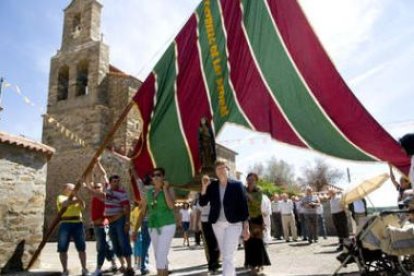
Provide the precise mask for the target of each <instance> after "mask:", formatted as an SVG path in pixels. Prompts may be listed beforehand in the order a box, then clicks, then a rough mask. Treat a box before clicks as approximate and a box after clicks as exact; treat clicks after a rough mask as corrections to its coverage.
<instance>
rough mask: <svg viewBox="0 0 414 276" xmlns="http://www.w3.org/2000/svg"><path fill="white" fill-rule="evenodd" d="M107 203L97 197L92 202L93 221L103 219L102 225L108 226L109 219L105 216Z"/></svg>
mask: <svg viewBox="0 0 414 276" xmlns="http://www.w3.org/2000/svg"><path fill="white" fill-rule="evenodd" d="M104 211H105V202H104V201H102V200H100V199H99V198H97V197H93V198H92V200H91V219H92V221H96V220H99V219H102V225H106V224H107V219H106V218H105V216H104Z"/></svg>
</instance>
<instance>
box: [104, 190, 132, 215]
mask: <svg viewBox="0 0 414 276" xmlns="http://www.w3.org/2000/svg"><path fill="white" fill-rule="evenodd" d="M128 204H129V200H128V194H127V193H126V192H125V191H124V190H123V189H121V188H118V189H116V190H112V189H108V190H106V195H105V216H107V217H110V216H115V215H118V214H122V213H123V212H124V206H127V205H128Z"/></svg>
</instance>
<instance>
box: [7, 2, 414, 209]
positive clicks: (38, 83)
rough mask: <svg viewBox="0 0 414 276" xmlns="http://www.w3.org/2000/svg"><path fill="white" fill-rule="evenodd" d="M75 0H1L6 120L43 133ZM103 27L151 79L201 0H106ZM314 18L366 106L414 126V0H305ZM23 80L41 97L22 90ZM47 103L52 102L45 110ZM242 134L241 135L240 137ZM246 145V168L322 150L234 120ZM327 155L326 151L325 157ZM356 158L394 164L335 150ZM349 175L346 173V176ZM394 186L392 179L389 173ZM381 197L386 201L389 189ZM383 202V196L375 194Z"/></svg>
mask: <svg viewBox="0 0 414 276" xmlns="http://www.w3.org/2000/svg"><path fill="white" fill-rule="evenodd" d="M69 2H70V1H68V0H53V1H50V0H36V1H33V0H18V1H16V0H1V1H0V38H1V39H0V76H2V77H3V78H4V79H5V81H6V82H7V83H9V84H11V86H9V87H6V88H5V87H3V92H2V97H1V106H2V107H3V108H4V111H2V112H1V113H0V130H1V131H6V132H9V133H12V134H18V135H20V134H21V135H25V136H27V137H30V138H33V139H35V140H40V139H41V131H42V120H41V116H40V115H41V114H42V110H41V109H42V108H45V105H46V99H47V89H48V77H49V64H50V58H51V57H52V56H53V55H54V54H55V53H56V51H57V50H58V49H59V47H60V43H61V35H62V26H63V9H64V8H65V7H66V6H67V5H68V4H69ZM100 2H101V3H102V4H103V5H104V8H103V11H102V22H101V31H102V33H103V34H104V41H105V42H106V43H107V44H108V45H109V46H110V60H111V64H113V65H115V66H116V67H118V68H121V69H122V70H124V71H125V72H127V73H129V74H131V75H134V76H136V77H138V78H139V79H145V77H146V76H147V74H148V72H149V71H150V70H151V68H152V66H153V65H154V64H155V62H156V61H157V59H158V57H159V56H160V54H161V53H162V52H163V50H164V49H165V48H166V46H167V44H168V42H169V41H171V39H172V38H173V37H174V35H175V34H176V33H177V32H178V30H179V29H180V27H181V26H182V25H183V24H184V22H185V20H186V18H188V16H189V14H190V13H191V12H192V10H193V9H194V7H195V6H196V5H197V3H198V2H199V1H198V0H139V1H137V0H122V1H116V0H102V1H100ZM300 3H301V5H302V7H303V9H304V11H305V13H306V15H307V16H308V19H309V20H310V22H311V24H312V26H313V28H314V30H315V32H316V33H317V35H318V36H319V38H320V40H321V42H322V44H323V45H324V47H325V49H326V50H327V52H328V54H329V56H330V57H331V59H332V60H333V62H334V64H335V65H336V67H337V69H338V71H339V72H340V73H341V75H342V76H343V78H344V79H345V81H346V82H347V84H348V85H349V86H350V87H351V89H352V90H353V91H354V93H355V95H356V96H357V97H358V99H359V100H360V101H361V102H362V104H363V105H364V106H365V108H366V109H367V110H368V111H369V112H370V113H371V114H372V115H373V116H374V118H376V119H377V120H378V121H379V122H380V123H381V124H382V125H383V126H384V128H385V129H387V130H388V131H389V132H390V133H391V134H392V135H393V136H394V137H396V138H398V137H401V136H402V135H403V134H405V133H407V132H413V131H414V100H412V97H413V95H414V93H413V91H412V90H413V88H414V77H413V74H412V72H414V40H413V39H412V38H413V37H414V17H413V16H412V11H413V10H414V1H411V0H301V1H300ZM16 85H17V86H18V87H19V90H20V91H21V93H22V94H24V95H25V96H27V97H28V98H29V99H30V100H31V103H32V105H34V106H31V105H29V104H28V103H26V102H25V101H24V99H23V97H22V96H21V95H18V94H17V93H16V91H17V90H18V88H16ZM43 112H44V111H43ZM240 139H242V140H240ZM219 141H222V142H223V144H225V145H226V146H228V147H230V148H232V149H234V150H236V151H237V152H239V156H238V160H237V162H238V166H239V169H240V170H242V171H245V170H247V168H248V166H249V165H251V164H252V163H254V162H258V161H263V160H266V159H268V158H270V157H271V156H273V155H274V156H276V157H277V158H280V159H285V160H286V161H288V162H289V163H292V164H293V165H294V166H295V168H296V170H297V171H298V172H299V171H300V168H301V167H303V166H304V165H306V164H307V163H308V162H312V160H313V159H314V158H315V157H321V156H318V155H314V154H309V153H307V152H304V151H303V150H298V149H294V148H292V147H286V146H283V145H280V144H278V143H275V142H273V141H271V140H270V139H269V138H268V137H267V136H263V135H258V134H254V133H251V132H247V131H245V130H241V129H237V128H235V127H228V128H226V129H225V130H224V131H223V133H222V134H221V135H220V137H219ZM323 158H325V157H323ZM327 160H328V161H329V162H330V163H332V164H333V165H334V166H336V167H338V168H340V169H344V168H347V167H350V168H351V174H352V176H353V181H355V182H357V181H359V180H360V179H362V178H364V177H368V176H371V175H372V174H375V173H376V172H382V171H384V168H385V166H377V165H361V164H360V163H358V164H357V163H349V162H343V161H340V160H335V159H329V158H328V159H327ZM344 185H345V183H344ZM384 186H386V187H387V190H384V191H383V192H382V195H384V194H385V193H388V192H391V190H392V187H391V184H389V183H386V184H384ZM373 197H375V198H378V201H377V200H376V199H375V200H374V201H376V202H378V204H377V205H384V204H385V205H388V204H391V203H392V202H394V198H395V197H393V198H391V199H389V200H388V201H389V203H384V202H385V201H384V199H383V197H382V196H373ZM376 202H374V204H376Z"/></svg>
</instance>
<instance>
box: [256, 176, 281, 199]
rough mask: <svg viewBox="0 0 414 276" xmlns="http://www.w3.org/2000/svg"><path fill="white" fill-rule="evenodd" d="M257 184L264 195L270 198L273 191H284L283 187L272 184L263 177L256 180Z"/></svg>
mask: <svg viewBox="0 0 414 276" xmlns="http://www.w3.org/2000/svg"><path fill="white" fill-rule="evenodd" d="M257 186H258V187H260V189H261V190H262V192H263V193H264V194H265V195H267V196H268V197H269V198H272V196H273V195H274V194H275V193H278V194H280V193H282V192H284V190H283V188H281V187H278V186H276V185H274V183H272V182H269V181H266V180H264V179H260V180H259V181H258V182H257Z"/></svg>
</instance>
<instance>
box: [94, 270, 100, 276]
mask: <svg viewBox="0 0 414 276" xmlns="http://www.w3.org/2000/svg"><path fill="white" fill-rule="evenodd" d="M92 276H102V271H101V270H100V269H97V270H95V272H94V273H92Z"/></svg>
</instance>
